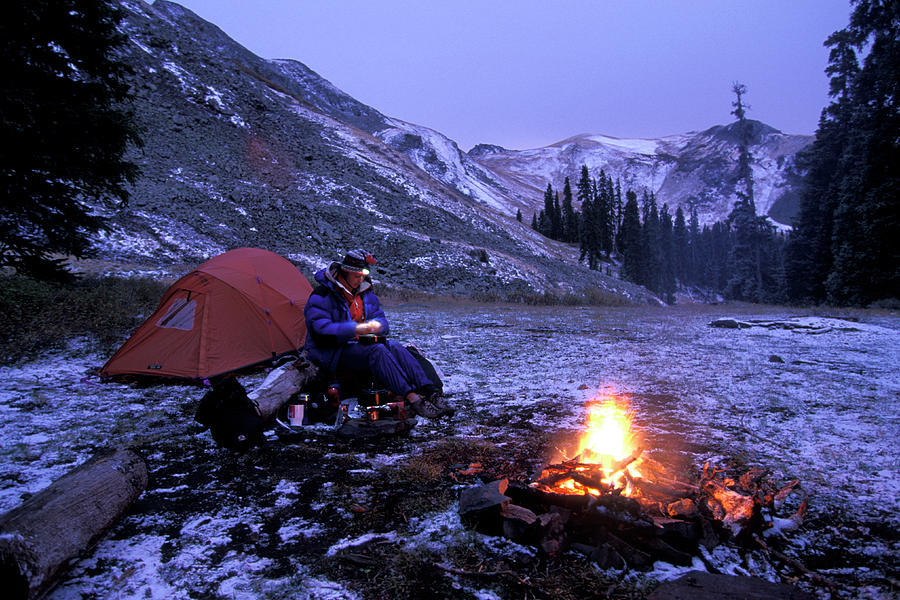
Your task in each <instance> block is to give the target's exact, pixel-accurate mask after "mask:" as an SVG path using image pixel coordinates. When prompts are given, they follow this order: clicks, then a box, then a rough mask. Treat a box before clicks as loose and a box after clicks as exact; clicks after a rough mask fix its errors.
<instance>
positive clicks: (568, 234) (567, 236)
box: [561, 177, 578, 242]
mask: <svg viewBox="0 0 900 600" xmlns="http://www.w3.org/2000/svg"><path fill="white" fill-rule="evenodd" d="M561 220H562V241H564V242H577V241H578V218H577V217H576V216H575V210H574V209H573V208H572V186H571V185H570V184H569V178H568V177H566V183H565V185H564V186H563V202H562V215H561Z"/></svg>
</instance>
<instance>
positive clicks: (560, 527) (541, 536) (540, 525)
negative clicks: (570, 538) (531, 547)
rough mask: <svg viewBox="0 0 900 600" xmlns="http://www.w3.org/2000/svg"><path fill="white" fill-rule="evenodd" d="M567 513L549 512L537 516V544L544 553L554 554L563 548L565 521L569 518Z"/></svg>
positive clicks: (564, 543)
mask: <svg viewBox="0 0 900 600" xmlns="http://www.w3.org/2000/svg"><path fill="white" fill-rule="evenodd" d="M566 513H568V511H566ZM569 514H570V513H569ZM569 514H563V513H560V512H549V513H544V514H542V515H540V516H539V517H538V518H537V523H536V527H537V529H538V532H537V539H538V542H537V545H538V548H540V549H541V551H543V552H544V553H545V554H554V553H556V552H559V551H560V550H562V549H563V548H565V546H566V541H567V540H566V538H567V536H566V521H568V519H569Z"/></svg>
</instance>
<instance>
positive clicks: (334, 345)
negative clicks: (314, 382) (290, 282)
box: [303, 262, 390, 371]
mask: <svg viewBox="0 0 900 600" xmlns="http://www.w3.org/2000/svg"><path fill="white" fill-rule="evenodd" d="M338 265H339V263H336V262H335V263H332V264H331V266H330V267H328V268H327V269H320V270H319V271H318V272H317V273H316V275H315V279H316V282H317V283H318V284H319V285H318V286H317V287H316V289H315V290H313V293H312V295H310V297H309V300H307V301H306V307H305V308H304V309H303V315H304V316H305V317H306V346H305V347H306V351H307V354H308V356H309V358H310V359H311V360H312V361H313V362H314V363H316V364H317V365H319V366H320V367H323V368H325V369H328V370H329V371H336V370H337V366H338V363H339V362H340V360H341V353H342V352H343V349H344V348H345V347H346V345H347V344H353V343H356V322H355V321H353V320H352V319H351V317H350V307H349V306H348V305H347V301H346V300H344V298H343V297H342V295H341V291H340V284H339V283H338V281H337V279H335V274H336V273H337V270H338ZM357 295H359V296H362V300H363V310H364V313H365V320H366V321H370V320H376V321H378V322H380V323H381V331H379V332H378V335H387V334H388V332H389V330H390V325H389V324H388V320H387V317H385V316H384V311H383V310H381V302H379V301H378V296H376V295H375V292H374V291H372V282H371V280H370V279H369V278H368V277H367V278H366V279H365V280H363V282H362V284H361V285H360V286H359V290H357Z"/></svg>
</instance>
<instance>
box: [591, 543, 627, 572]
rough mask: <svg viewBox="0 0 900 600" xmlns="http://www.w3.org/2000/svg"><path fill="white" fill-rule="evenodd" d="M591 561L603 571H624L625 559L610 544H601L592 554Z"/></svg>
mask: <svg viewBox="0 0 900 600" xmlns="http://www.w3.org/2000/svg"><path fill="white" fill-rule="evenodd" d="M591 561H593V562H594V563H596V564H597V566H598V567H600V568H601V569H619V570H621V569H624V568H625V566H626V564H625V559H624V558H622V555H621V554H619V553H618V552H616V550H615V549H614V548H613V547H612V546H610V545H609V544H600V545H599V546H597V547H596V548H594V551H593V552H591Z"/></svg>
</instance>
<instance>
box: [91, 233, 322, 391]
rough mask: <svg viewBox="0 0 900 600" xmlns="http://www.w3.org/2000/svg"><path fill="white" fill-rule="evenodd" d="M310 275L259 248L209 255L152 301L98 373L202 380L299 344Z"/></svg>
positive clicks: (310, 290)
mask: <svg viewBox="0 0 900 600" xmlns="http://www.w3.org/2000/svg"><path fill="white" fill-rule="evenodd" d="M311 292H312V286H311V285H310V283H309V281H307V279H306V278H305V277H304V276H303V275H301V274H300V272H299V271H298V270H297V268H296V267H294V265H292V264H291V263H290V262H289V261H288V260H287V259H285V258H283V257H281V256H279V255H278V254H275V253H273V252H269V251H268V250H260V249H258V248H238V249H237V250H230V251H228V252H225V253H224V254H220V255H218V256H216V257H213V258H211V259H209V260H208V261H206V262H205V263H203V264H202V265H200V266H199V267H197V269H196V270H195V271H193V272H191V273H188V274H187V275H185V276H184V277H182V278H181V279H179V280H178V281H176V282H175V283H174V284H172V286H171V287H170V288H169V289H168V290H167V291H166V293H165V295H164V296H163V298H162V300H161V301H160V303H159V307H158V308H157V309H156V312H154V313H153V314H152V315H151V316H150V318H148V319H147V320H146V321H144V323H143V324H142V325H141V326H140V327H139V328H138V329H137V331H135V332H134V334H133V335H132V336H131V337H130V338H129V339H128V341H126V342H125V344H123V345H122V347H121V348H119V350H118V351H117V352H116V353H115V354H114V355H113V356H112V358H110V359H109V361H107V363H106V364H105V365H104V366H103V369H101V371H100V376H101V377H102V378H103V379H104V380H106V379H111V378H114V377H116V376H120V375H155V376H164V377H182V378H191V379H203V378H207V377H213V376H216V375H222V374H224V373H228V372H230V371H234V370H236V369H240V368H242V367H246V366H250V365H253V364H256V363H260V362H263V361H266V360H269V359H272V358H274V357H277V356H279V355H282V354H285V353H288V352H292V351H295V350H297V349H298V348H300V347H301V346H302V345H303V343H304V341H305V339H306V323H305V321H304V319H303V307H304V306H305V305H306V300H307V299H308V298H309V295H310V293H311Z"/></svg>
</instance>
